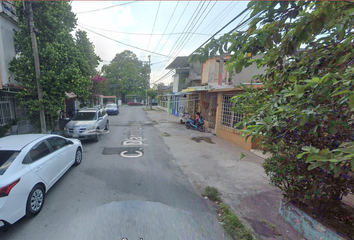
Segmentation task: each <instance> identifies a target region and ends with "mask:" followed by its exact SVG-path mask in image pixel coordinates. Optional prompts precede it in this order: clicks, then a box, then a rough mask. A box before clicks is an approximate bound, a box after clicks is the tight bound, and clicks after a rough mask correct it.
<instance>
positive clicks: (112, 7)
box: [75, 1, 138, 14]
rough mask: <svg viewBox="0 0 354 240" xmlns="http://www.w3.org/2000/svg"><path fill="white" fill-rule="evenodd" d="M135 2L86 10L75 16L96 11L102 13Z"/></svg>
mask: <svg viewBox="0 0 354 240" xmlns="http://www.w3.org/2000/svg"><path fill="white" fill-rule="evenodd" d="M137 2H138V1H133V2H127V3H122V4H118V5H112V6H109V7H105V8H100V9H93V10H88V11H83V12H77V13H75V14H82V13H90V12H97V11H102V10H106V9H109V8H114V7H120V6H124V5H128V4H132V3H137Z"/></svg>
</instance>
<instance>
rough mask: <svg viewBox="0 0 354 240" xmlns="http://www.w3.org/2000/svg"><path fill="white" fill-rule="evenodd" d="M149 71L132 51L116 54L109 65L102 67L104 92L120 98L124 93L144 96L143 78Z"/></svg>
mask: <svg viewBox="0 0 354 240" xmlns="http://www.w3.org/2000/svg"><path fill="white" fill-rule="evenodd" d="M149 72H150V69H149V67H148V66H147V65H144V64H143V62H142V61H140V60H139V59H138V58H137V56H136V55H135V54H134V53H133V52H132V51H129V50H125V51H123V52H121V53H119V54H116V56H115V57H114V58H113V60H112V61H111V63H110V64H109V65H104V66H103V67H102V73H103V75H104V77H105V78H107V87H106V89H105V93H106V94H108V95H114V96H117V97H118V98H121V99H125V96H126V95H140V96H145V89H146V82H145V80H146V77H147V74H149Z"/></svg>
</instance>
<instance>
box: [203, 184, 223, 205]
mask: <svg viewBox="0 0 354 240" xmlns="http://www.w3.org/2000/svg"><path fill="white" fill-rule="evenodd" d="M203 196H205V197H208V198H209V199H210V200H212V201H213V202H216V201H218V202H221V199H220V193H219V191H218V189H216V188H214V187H210V186H207V187H206V188H205V189H204V192H203Z"/></svg>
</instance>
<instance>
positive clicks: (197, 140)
mask: <svg viewBox="0 0 354 240" xmlns="http://www.w3.org/2000/svg"><path fill="white" fill-rule="evenodd" d="M192 140H193V141H195V142H197V143H200V142H201V141H204V142H207V143H210V144H215V143H214V142H213V141H212V140H211V139H210V137H192Z"/></svg>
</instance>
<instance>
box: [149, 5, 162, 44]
mask: <svg viewBox="0 0 354 240" xmlns="http://www.w3.org/2000/svg"><path fill="white" fill-rule="evenodd" d="M160 5H161V0H160V1H159V6H158V7H157V13H156V16H155V21H154V25H153V26H152V31H151V34H150V38H149V43H148V45H147V48H146V49H149V47H150V41H151V37H152V34H153V33H154V28H155V23H156V19H157V16H158V15H159V10H160Z"/></svg>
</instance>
